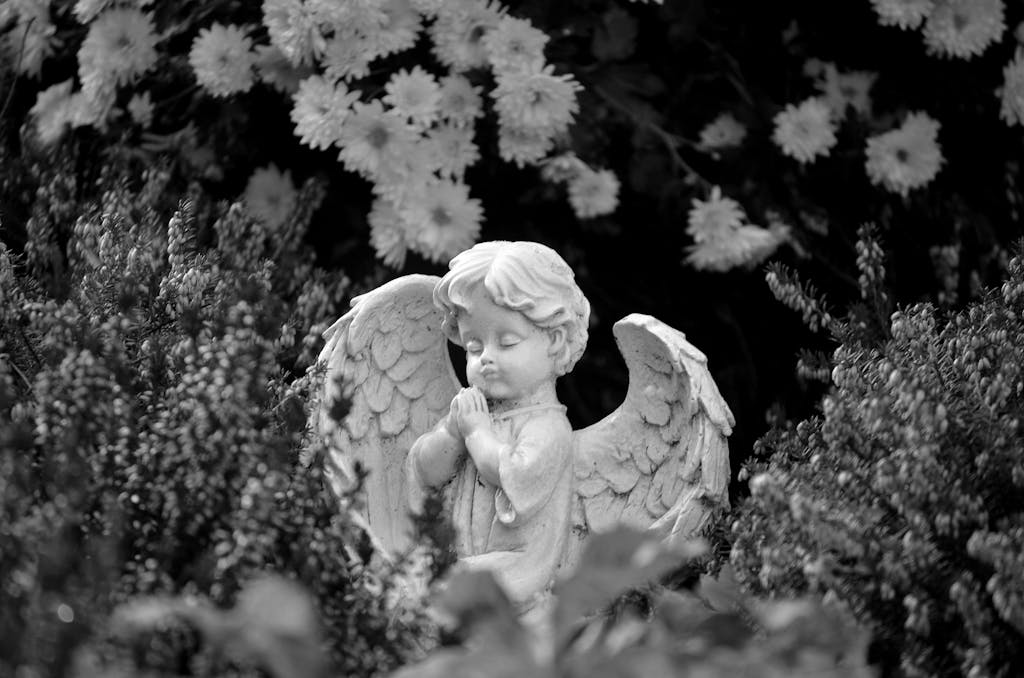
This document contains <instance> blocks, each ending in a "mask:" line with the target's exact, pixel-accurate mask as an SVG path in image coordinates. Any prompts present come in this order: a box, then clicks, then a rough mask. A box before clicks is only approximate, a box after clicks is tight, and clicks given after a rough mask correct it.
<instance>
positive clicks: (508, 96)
mask: <svg viewBox="0 0 1024 678" xmlns="http://www.w3.org/2000/svg"><path fill="white" fill-rule="evenodd" d="M580 89H581V87H580V85H579V83H578V82H576V80H575V79H574V78H573V77H572V75H569V74H564V75H555V74H554V67H553V66H543V65H542V64H540V63H535V64H533V65H532V66H530V67H529V68H526V69H523V70H518V71H508V72H505V73H501V74H500V75H498V76H497V78H496V85H495V87H494V90H493V91H492V92H491V96H492V97H494V110H495V111H497V113H498V117H499V120H500V121H501V124H502V125H507V126H511V127H518V128H525V129H531V130H536V131H538V132H544V133H546V134H548V135H549V136H552V135H555V134H559V133H561V132H565V131H566V130H567V129H568V128H569V125H570V124H571V123H572V121H573V117H574V116H575V115H576V113H577V112H578V111H579V104H578V103H577V101H576V92H577V91H579V90H580Z"/></svg>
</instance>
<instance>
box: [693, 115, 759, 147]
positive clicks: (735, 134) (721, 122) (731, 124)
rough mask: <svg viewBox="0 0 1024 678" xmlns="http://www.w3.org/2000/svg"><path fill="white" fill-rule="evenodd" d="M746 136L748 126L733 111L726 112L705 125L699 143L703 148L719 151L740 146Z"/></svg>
mask: <svg viewBox="0 0 1024 678" xmlns="http://www.w3.org/2000/svg"><path fill="white" fill-rule="evenodd" d="M746 136H747V128H746V127H744V126H743V124H742V123H740V122H739V121H738V120H737V119H736V118H734V117H733V115H732V113H729V112H725V113H721V114H719V116H718V117H717V118H715V119H714V120H712V121H711V122H709V123H708V124H707V125H705V126H704V129H702V130H701V131H700V142H699V143H700V147H701V149H702V150H705V151H717V150H720V149H723V148H735V147H736V146H739V145H740V144H741V143H743V140H744V139H745V138H746Z"/></svg>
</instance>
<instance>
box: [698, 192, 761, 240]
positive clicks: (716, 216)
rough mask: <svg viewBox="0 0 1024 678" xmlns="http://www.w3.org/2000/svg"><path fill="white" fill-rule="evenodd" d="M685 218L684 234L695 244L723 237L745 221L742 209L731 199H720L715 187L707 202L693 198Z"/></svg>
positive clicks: (720, 196) (719, 193) (720, 195)
mask: <svg viewBox="0 0 1024 678" xmlns="http://www.w3.org/2000/svg"><path fill="white" fill-rule="evenodd" d="M690 204H691V205H692V207H691V208H690V213H689V215H688V216H687V226H686V232H687V234H689V235H690V236H691V237H693V239H694V240H695V241H697V242H704V241H705V240H710V239H713V238H718V237H725V236H729V235H731V234H732V232H734V231H736V230H738V229H739V227H740V226H742V225H743V221H744V220H745V219H746V215H745V214H744V213H743V208H742V207H740V204H739V203H738V202H736V201H735V200H733V199H732V198H725V197H722V189H720V188H719V187H718V186H715V187H714V188H713V189H711V195H709V196H708V199H707V200H698V199H696V198H694V199H693V200H692V201H691V203H690Z"/></svg>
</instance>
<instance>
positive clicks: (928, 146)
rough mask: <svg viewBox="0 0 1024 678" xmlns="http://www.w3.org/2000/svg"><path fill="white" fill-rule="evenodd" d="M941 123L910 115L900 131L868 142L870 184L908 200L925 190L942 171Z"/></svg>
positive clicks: (921, 114) (870, 139)
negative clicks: (914, 193)
mask: <svg viewBox="0 0 1024 678" xmlns="http://www.w3.org/2000/svg"><path fill="white" fill-rule="evenodd" d="M938 135H939V123H938V122H937V121H935V120H933V119H931V118H930V117H928V115H926V114H924V113H910V114H908V115H907V117H906V119H905V120H904V121H903V125H902V126H901V127H899V128H898V129H894V130H891V131H889V132H886V133H884V134H879V135H877V136H874V137H871V138H869V139H868V143H867V162H866V165H865V166H866V169H867V173H868V177H870V179H871V183H873V184H876V185H881V186H884V187H885V188H886V189H887V190H889V191H892V192H893V193H899V194H900V195H902V196H904V197H906V196H907V194H908V193H909V192H910V191H911V190H912V189H915V188H920V187H921V186H925V185H926V184H928V183H929V182H931V180H932V179H934V178H935V175H936V174H938V173H939V169H940V168H941V167H942V163H943V157H942V149H941V148H940V147H939V144H938Z"/></svg>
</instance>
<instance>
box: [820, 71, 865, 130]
mask: <svg viewBox="0 0 1024 678" xmlns="http://www.w3.org/2000/svg"><path fill="white" fill-rule="evenodd" d="M823 74H824V77H823V78H822V79H821V80H819V81H818V82H817V83H815V84H816V86H817V88H818V89H819V90H820V91H821V94H822V96H823V97H824V98H825V103H826V104H827V105H828V107H829V108H830V109H832V113H833V115H834V116H835V117H837V118H840V119H842V118H845V117H846V111H847V109H848V108H852V109H853V110H855V111H856V112H857V113H859V114H861V115H867V114H868V113H870V112H871V86H872V85H873V84H874V82H875V78H877V77H878V75H877V74H875V73H869V72H867V71H852V72H849V73H840V72H839V70H838V69H837V68H836V67H835V65H833V64H826V65H825V69H824V71H823Z"/></svg>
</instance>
